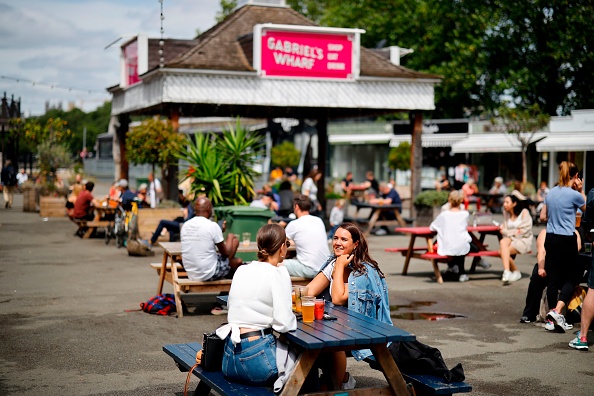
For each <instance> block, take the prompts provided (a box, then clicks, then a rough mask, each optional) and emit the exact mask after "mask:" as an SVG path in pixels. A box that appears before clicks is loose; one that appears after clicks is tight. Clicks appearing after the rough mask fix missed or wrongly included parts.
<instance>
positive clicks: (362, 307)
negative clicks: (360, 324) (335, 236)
mask: <svg viewBox="0 0 594 396" xmlns="http://www.w3.org/2000/svg"><path fill="white" fill-rule="evenodd" d="M334 261H335V258H334V257H331V258H330V259H328V261H326V263H325V264H324V265H323V266H322V269H324V268H325V267H326V266H328V265H330V264H334ZM362 264H363V265H364V266H365V268H366V269H367V271H366V272H365V273H359V272H355V271H352V272H351V274H350V275H349V279H348V282H349V297H348V302H347V308H348V309H351V310H353V311H356V312H359V313H361V314H363V315H365V316H369V317H370V318H373V319H377V320H379V321H382V322H384V323H389V324H392V319H391V318H390V301H389V296H388V284H387V283H386V280H385V279H384V278H382V277H381V276H380V274H379V272H377V271H376V270H375V268H373V266H372V265H371V264H369V263H366V262H363V263H362ZM351 353H352V354H353V357H354V358H355V359H356V360H363V359H365V358H367V357H369V356H371V355H372V352H371V350H369V349H361V350H353V351H351Z"/></svg>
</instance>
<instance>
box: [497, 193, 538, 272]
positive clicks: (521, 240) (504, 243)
mask: <svg viewBox="0 0 594 396" xmlns="http://www.w3.org/2000/svg"><path fill="white" fill-rule="evenodd" d="M503 217H504V220H503V223H502V224H501V226H500V228H501V235H502V236H503V238H502V239H501V241H499V255H500V256H501V261H502V263H503V276H502V277H501V282H503V283H508V282H516V281H518V280H520V279H521V278H522V274H521V272H520V271H519V270H518V267H516V264H515V263H514V259H513V258H512V257H511V256H512V255H515V254H525V253H528V252H529V251H530V249H531V247H532V239H534V236H533V235H532V216H530V212H529V211H528V209H526V208H523V205H522V203H521V202H520V200H519V199H518V197H516V196H515V195H507V196H506V197H505V199H504V200H503Z"/></svg>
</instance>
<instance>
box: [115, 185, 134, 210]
mask: <svg viewBox="0 0 594 396" xmlns="http://www.w3.org/2000/svg"><path fill="white" fill-rule="evenodd" d="M118 188H119V190H120V191H121V194H120V202H121V203H122V207H123V208H124V209H126V210H128V207H129V206H130V204H131V203H132V201H134V198H136V194H134V193H133V192H132V191H131V190H130V189H129V188H128V180H126V179H120V181H119V182H118Z"/></svg>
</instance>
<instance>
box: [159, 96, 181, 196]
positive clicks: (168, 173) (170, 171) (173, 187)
mask: <svg viewBox="0 0 594 396" xmlns="http://www.w3.org/2000/svg"><path fill="white" fill-rule="evenodd" d="M179 115H180V114H179V108H178V107H175V108H172V109H171V110H170V112H169V120H170V121H171V125H172V126H173V130H174V131H175V132H177V133H179ZM178 171H179V167H178V166H177V163H175V164H172V165H168V166H167V169H163V178H162V179H161V180H164V181H165V185H164V186H163V191H164V192H165V197H166V198H167V199H170V200H172V201H175V202H177V200H178V196H177V186H178V184H179V179H178V177H177V172H178Z"/></svg>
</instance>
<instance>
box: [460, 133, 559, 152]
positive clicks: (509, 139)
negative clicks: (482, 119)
mask: <svg viewBox="0 0 594 396" xmlns="http://www.w3.org/2000/svg"><path fill="white" fill-rule="evenodd" d="M524 136H527V135H524ZM546 136H548V133H547V132H537V133H535V134H534V136H532V139H531V140H530V143H535V142H538V141H539V140H542V139H543V138H545V137H546ZM452 152H453V153H454V154H456V153H520V152H522V145H521V144H520V141H519V140H518V139H517V138H516V136H514V135H513V134H508V133H499V132H493V133H471V134H469V135H468V137H467V138H466V139H465V140H462V141H460V142H458V143H455V144H454V145H453V146H452Z"/></svg>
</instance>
